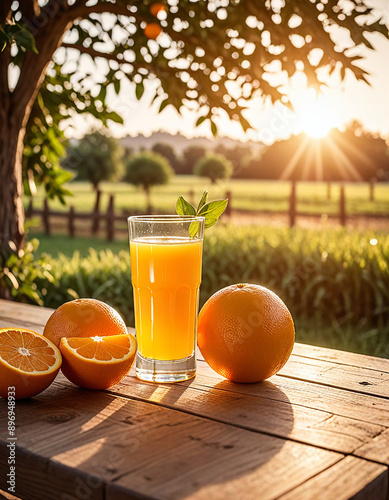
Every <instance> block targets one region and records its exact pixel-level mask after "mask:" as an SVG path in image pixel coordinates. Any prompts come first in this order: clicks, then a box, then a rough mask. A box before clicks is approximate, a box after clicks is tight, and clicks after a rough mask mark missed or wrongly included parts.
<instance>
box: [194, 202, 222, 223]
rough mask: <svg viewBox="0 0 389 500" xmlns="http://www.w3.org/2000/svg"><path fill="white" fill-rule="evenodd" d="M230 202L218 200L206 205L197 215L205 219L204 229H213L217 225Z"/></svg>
mask: <svg viewBox="0 0 389 500" xmlns="http://www.w3.org/2000/svg"><path fill="white" fill-rule="evenodd" d="M227 203H228V200H217V201H211V202H210V203H206V204H205V205H204V206H203V207H202V208H201V209H200V210H199V211H198V212H197V214H196V215H201V216H203V217H205V224H204V227H211V226H213V225H214V224H216V222H217V220H218V218H219V217H220V216H221V214H222V213H223V212H224V210H225V209H226V207H227Z"/></svg>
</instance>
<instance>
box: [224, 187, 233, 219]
mask: <svg viewBox="0 0 389 500" xmlns="http://www.w3.org/2000/svg"><path fill="white" fill-rule="evenodd" d="M226 198H227V199H228V204H227V208H226V211H225V214H226V215H227V216H228V217H231V211H232V206H231V203H232V193H231V191H226Z"/></svg>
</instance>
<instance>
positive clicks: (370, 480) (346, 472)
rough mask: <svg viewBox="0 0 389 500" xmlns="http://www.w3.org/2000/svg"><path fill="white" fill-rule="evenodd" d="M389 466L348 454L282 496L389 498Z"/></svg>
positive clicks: (304, 498)
mask: <svg viewBox="0 0 389 500" xmlns="http://www.w3.org/2000/svg"><path fill="white" fill-rule="evenodd" d="M387 491H388V469H387V467H384V466H382V465H379V464H375V463H372V462H368V461H366V460H360V459H358V458H355V457H346V458H344V459H343V460H341V461H340V462H338V463H336V464H335V465H333V466H332V467H330V468H328V469H327V470H325V471H323V472H321V473H320V474H318V475H317V476H316V477H313V478H311V479H309V480H308V481H307V482H305V483H304V484H302V485H301V486H299V487H298V488H295V489H293V490H291V491H290V492H289V493H287V494H286V495H282V496H281V497H279V499H278V500H297V499H298V500H312V499H316V498H317V499H321V498H325V500H351V499H352V500H366V499H367V500H386V498H387V497H386V495H387Z"/></svg>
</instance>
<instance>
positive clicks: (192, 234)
mask: <svg viewBox="0 0 389 500" xmlns="http://www.w3.org/2000/svg"><path fill="white" fill-rule="evenodd" d="M199 229H200V223H199V222H197V220H194V221H193V222H191V223H190V226H189V236H190V237H191V238H194V237H195V236H196V234H197V231H198V230H199Z"/></svg>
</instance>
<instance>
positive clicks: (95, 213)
mask: <svg viewBox="0 0 389 500" xmlns="http://www.w3.org/2000/svg"><path fill="white" fill-rule="evenodd" d="M100 199H101V191H100V189H97V191H96V201H95V206H94V209H93V214H92V215H93V221H92V234H97V233H98V232H99V225H100Z"/></svg>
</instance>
